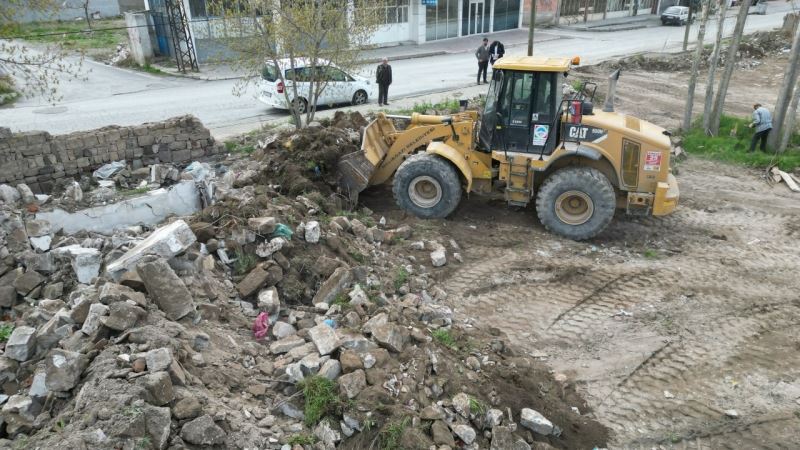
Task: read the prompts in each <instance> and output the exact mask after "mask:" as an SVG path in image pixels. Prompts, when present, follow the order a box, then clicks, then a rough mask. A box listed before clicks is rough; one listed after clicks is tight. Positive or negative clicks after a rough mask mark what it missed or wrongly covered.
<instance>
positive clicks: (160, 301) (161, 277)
mask: <svg viewBox="0 0 800 450" xmlns="http://www.w3.org/2000/svg"><path fill="white" fill-rule="evenodd" d="M136 271H137V272H138V273H139V276H140V277H141V278H142V282H144V285H145V288H146V289H147V293H148V294H150V297H152V299H153V301H155V303H156V305H158V308H159V309H160V310H162V311H164V313H165V314H166V316H167V318H168V319H170V320H178V319H181V318H182V317H184V316H186V315H187V314H189V313H191V312H192V311H194V302H193V301H192V294H191V293H190V292H189V289H187V288H186V285H185V284H183V281H182V280H181V279H180V278H179V277H178V275H176V274H175V271H174V270H172V268H171V267H170V266H169V264H167V262H166V261H165V260H163V259H156V260H154V261H149V262H144V263H142V264H139V266H138V267H137V268H136Z"/></svg>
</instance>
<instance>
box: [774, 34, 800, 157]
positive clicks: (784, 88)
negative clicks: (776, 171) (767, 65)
mask: <svg viewBox="0 0 800 450" xmlns="http://www.w3.org/2000/svg"><path fill="white" fill-rule="evenodd" d="M798 64H800V26H799V27H797V30H796V31H795V33H794V39H792V50H791V53H790V55H789V62H788V63H787V64H786V69H785V70H784V71H783V81H781V87H780V90H778V99H777V100H775V113H774V114H773V115H772V132H771V133H770V134H769V137H768V138H767V144H768V145H769V146H770V147H772V148H775V147H777V146H778V144H779V143H780V140H781V138H782V130H783V126H784V124H783V123H784V121H785V118H786V110H787V108H789V102H790V101H791V100H792V99H793V97H794V96H793V95H792V92H794V86H795V84H797V77H798V75H799V74H800V68H799V67H798Z"/></svg>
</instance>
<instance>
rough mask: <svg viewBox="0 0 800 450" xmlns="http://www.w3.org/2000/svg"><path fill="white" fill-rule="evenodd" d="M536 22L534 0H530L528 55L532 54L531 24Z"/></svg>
mask: <svg viewBox="0 0 800 450" xmlns="http://www.w3.org/2000/svg"><path fill="white" fill-rule="evenodd" d="M535 23H536V0H531V23H530V25H528V56H533V25H534V24H535Z"/></svg>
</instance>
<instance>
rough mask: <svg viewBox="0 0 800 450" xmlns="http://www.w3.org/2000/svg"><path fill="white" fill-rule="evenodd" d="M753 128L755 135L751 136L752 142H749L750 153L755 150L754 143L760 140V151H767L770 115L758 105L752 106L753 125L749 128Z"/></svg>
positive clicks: (770, 123)
mask: <svg viewBox="0 0 800 450" xmlns="http://www.w3.org/2000/svg"><path fill="white" fill-rule="evenodd" d="M753 127H755V129H756V133H755V134H754V135H753V140H752V141H750V151H749V153H752V152H754V151H755V150H756V143H758V140H759V139H760V140H761V151H762V152H766V151H767V136H769V132H770V131H771V130H772V114H770V113H769V110H768V109H767V108H764V107H763V106H761V104H760V103H756V104H755V105H753V123H751V124H750V128H753Z"/></svg>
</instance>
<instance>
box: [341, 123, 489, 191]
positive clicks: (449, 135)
mask: <svg viewBox="0 0 800 450" xmlns="http://www.w3.org/2000/svg"><path fill="white" fill-rule="evenodd" d="M392 119H401V120H407V121H408V126H407V127H406V128H405V129H404V130H397V129H396V128H395V126H394V123H393V122H392ZM476 121H477V114H476V113H475V112H472V111H470V112H464V113H459V114H454V115H452V116H433V115H424V114H417V113H414V114H412V115H411V116H387V115H385V114H383V113H378V116H377V118H376V119H375V120H374V121H372V122H371V123H370V124H369V125H368V126H367V128H366V129H365V130H364V136H363V139H362V142H361V150H360V151H358V152H355V153H351V154H349V155H345V156H344V157H342V159H341V160H340V161H339V169H340V170H339V171H340V174H341V176H342V180H341V181H340V185H341V186H342V187H343V188H344V189H345V190H346V192H347V193H348V194H349V195H350V196H351V198H352V197H354V196H356V195H358V193H359V192H361V191H362V190H363V189H364V188H366V187H367V186H370V185H376V184H381V183H384V182H386V181H387V180H388V179H389V178H391V177H392V175H393V174H394V172H395V171H396V170H397V168H398V167H399V166H400V164H402V163H403V161H404V160H405V157H406V156H408V155H410V154H412V153H414V151H416V150H417V149H418V148H420V147H426V146H427V145H428V144H429V143H431V142H433V141H441V142H450V141H458V139H457V137H458V134H457V133H456V128H459V129H463V128H462V127H463V126H465V125H466V126H468V127H469V129H470V130H472V129H473V127H474V125H475V123H476ZM469 135H470V136H471V134H469ZM454 136H455V137H456V139H454ZM459 145H467V146H469V145H472V142H471V139H463V140H461V141H460V142H459Z"/></svg>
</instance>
